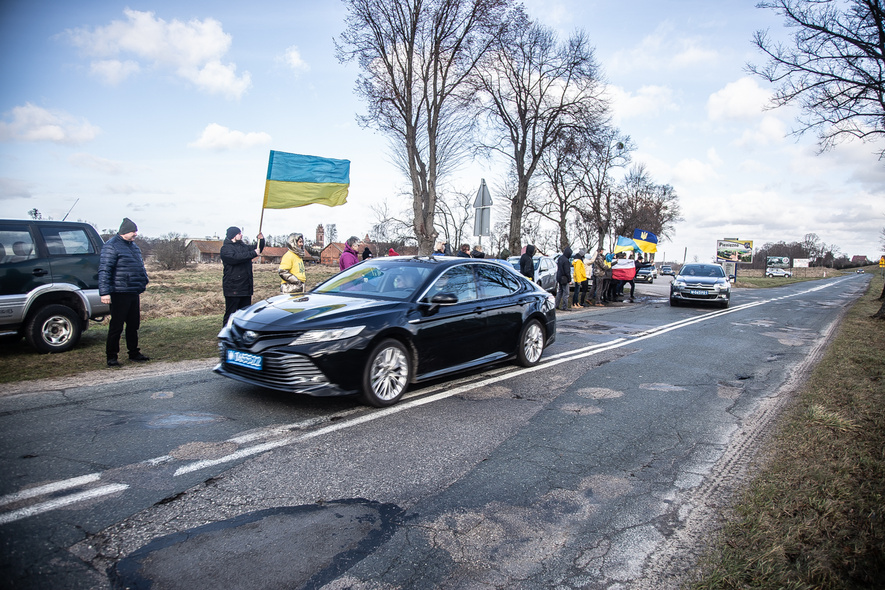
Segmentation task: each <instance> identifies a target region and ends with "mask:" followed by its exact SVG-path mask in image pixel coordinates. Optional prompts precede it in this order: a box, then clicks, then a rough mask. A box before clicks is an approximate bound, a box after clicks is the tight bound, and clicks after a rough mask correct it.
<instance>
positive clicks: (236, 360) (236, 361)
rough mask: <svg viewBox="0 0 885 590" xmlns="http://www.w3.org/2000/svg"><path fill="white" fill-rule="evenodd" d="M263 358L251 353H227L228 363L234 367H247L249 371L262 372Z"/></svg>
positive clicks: (230, 351)
mask: <svg viewBox="0 0 885 590" xmlns="http://www.w3.org/2000/svg"><path fill="white" fill-rule="evenodd" d="M262 360H263V359H262V358H261V357H260V356H259V355H257V354H252V353H249V352H240V351H239V350H228V351H227V362H228V363H230V364H232V365H237V366H240V367H246V368H248V369H255V370H256V371H260V370H261V362H262Z"/></svg>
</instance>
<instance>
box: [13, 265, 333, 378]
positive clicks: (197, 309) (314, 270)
mask: <svg viewBox="0 0 885 590" xmlns="http://www.w3.org/2000/svg"><path fill="white" fill-rule="evenodd" d="M337 270H338V269H337V268H330V267H322V266H309V267H308V269H307V280H308V286H311V287H312V286H314V285H316V284H317V283H320V282H322V281H324V280H325V279H327V278H328V277H330V276H332V275H333V274H335V273H336V272H337ZM221 274H222V268H221V264H199V265H195V266H191V267H188V268H186V269H184V270H178V271H160V270H155V269H150V268H149V269H148V275H149V276H150V279H151V282H150V283H149V284H148V288H147V291H146V292H145V293H144V294H143V295H142V296H141V318H142V321H141V329H140V330H139V331H138V336H139V346H140V348H141V350H142V351H143V352H144V354H146V355H148V356H149V357H151V359H152V360H157V361H181V360H190V359H201V358H210V357H214V356H216V354H217V344H216V343H217V339H216V337H217V336H218V331H219V330H220V329H221V319H222V317H223V315H224V314H223V312H224V295H222V293H221ZM254 279H255V294H254V295H253V297H252V301H260V300H261V299H265V298H267V297H271V296H273V295H278V294H279V289H280V287H279V285H280V279H279V276H278V275H277V266H276V265H271V264H261V265H258V264H256V265H255V267H254ZM107 334H108V321H107V320H105V321H104V322H102V323H100V324H97V323H95V322H91V323H90V326H89V329H88V330H86V331H85V332H84V333H83V337H82V338H81V340H80V343H79V344H78V345H77V346H76V347H75V348H74V349H73V350H70V351H68V352H66V353H64V354H53V355H41V354H37V353H36V352H35V351H34V349H32V348H31V347H30V346H28V345H27V344H26V343H25V342H24V340H19V341H17V342H9V341H6V342H0V358H2V361H0V367H2V370H0V384H3V383H13V382H16V381H25V380H30V379H42V378H45V377H64V376H66V375H75V374H77V373H83V372H86V371H93V370H98V369H105V370H108V369H107V367H106V366H105V361H106V358H105V341H106V340H107ZM121 345H122V348H123V350H122V351H121V354H120V359H121V362H123V363H124V364H125V363H126V350H125V337H124V338H123V341H122V342H121Z"/></svg>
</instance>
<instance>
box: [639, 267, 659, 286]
mask: <svg viewBox="0 0 885 590" xmlns="http://www.w3.org/2000/svg"><path fill="white" fill-rule="evenodd" d="M634 280H635V281H636V282H637V283H654V281H655V277H654V274H653V273H652V267H651V266H643V267H641V268H639V269H637V270H636V278H635V279H634Z"/></svg>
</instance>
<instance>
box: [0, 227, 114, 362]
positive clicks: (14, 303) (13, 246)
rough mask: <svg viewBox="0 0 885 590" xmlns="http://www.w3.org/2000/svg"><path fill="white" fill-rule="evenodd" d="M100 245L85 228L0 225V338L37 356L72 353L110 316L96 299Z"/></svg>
mask: <svg viewBox="0 0 885 590" xmlns="http://www.w3.org/2000/svg"><path fill="white" fill-rule="evenodd" d="M103 244H104V242H102V240H101V236H99V235H98V232H97V231H95V228H94V227H92V226H91V225H89V224H88V223H77V222H70V221H69V222H65V221H16V220H7V219H2V220H0V336H14V337H15V336H24V337H25V338H27V340H28V342H29V343H30V344H31V346H33V347H34V348H35V349H37V350H38V351H39V352H64V351H66V350H70V349H71V348H73V347H74V346H75V345H76V344H77V342H78V341H79V340H80V335H81V334H82V332H83V330H85V329H86V328H87V327H88V325H89V320H90V319H94V320H100V319H102V318H103V317H104V316H105V315H107V314H108V313H109V312H110V309H109V306H108V305H106V304H104V303H102V302H101V297H100V296H99V294H98V262H99V258H100V256H101V247H102V245H103Z"/></svg>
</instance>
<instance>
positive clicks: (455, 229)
mask: <svg viewBox="0 0 885 590" xmlns="http://www.w3.org/2000/svg"><path fill="white" fill-rule="evenodd" d="M473 198H474V195H470V194H466V193H462V192H460V191H453V192H450V193H440V195H439V198H437V200H436V227H437V229H438V230H439V232H438V233H439V234H440V235H442V236H445V238H446V240H448V242H449V244H451V245H452V249H457V248H458V246H459V245H460V244H461V243H462V242H464V243H466V242H468V241H469V240H468V239H467V237H468V230H469V229H472V228H470V221H471V220H472V218H473V213H474V209H473Z"/></svg>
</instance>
